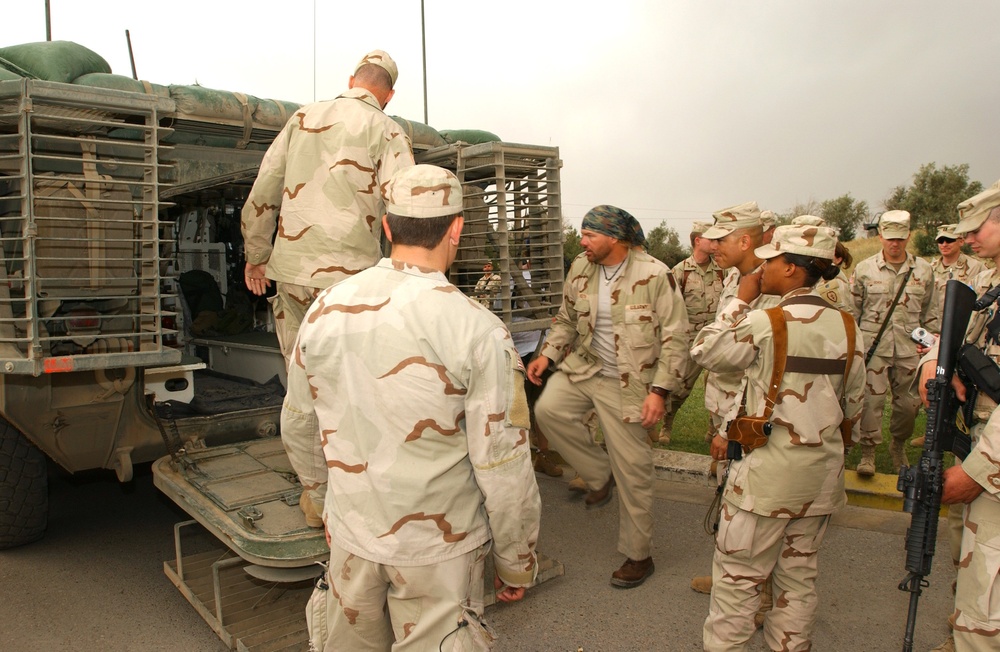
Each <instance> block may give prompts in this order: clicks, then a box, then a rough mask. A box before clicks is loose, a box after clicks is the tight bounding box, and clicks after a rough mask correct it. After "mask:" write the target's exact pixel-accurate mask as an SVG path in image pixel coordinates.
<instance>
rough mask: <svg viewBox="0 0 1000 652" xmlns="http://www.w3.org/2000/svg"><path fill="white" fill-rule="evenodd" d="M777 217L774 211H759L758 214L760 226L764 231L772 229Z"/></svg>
mask: <svg viewBox="0 0 1000 652" xmlns="http://www.w3.org/2000/svg"><path fill="white" fill-rule="evenodd" d="M777 220H778V216H777V215H776V214H775V213H774V211H761V212H760V225H761V227H763V229H764V230H765V231H767V230H768V229H773V228H774V225H775V224H776V223H777Z"/></svg>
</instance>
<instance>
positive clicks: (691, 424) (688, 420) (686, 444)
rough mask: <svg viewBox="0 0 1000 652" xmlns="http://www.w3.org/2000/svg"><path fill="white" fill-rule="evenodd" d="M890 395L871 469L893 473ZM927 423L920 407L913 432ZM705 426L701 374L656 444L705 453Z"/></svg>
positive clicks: (857, 452)
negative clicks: (666, 441) (663, 440)
mask: <svg viewBox="0 0 1000 652" xmlns="http://www.w3.org/2000/svg"><path fill="white" fill-rule="evenodd" d="M890 401H891V399H886V409H885V412H884V413H883V415H882V443H881V444H880V445H879V446H878V447H877V448H876V449H875V469H876V470H877V471H878V472H879V473H894V471H893V468H892V460H891V458H890V457H889V442H890V441H892V437H891V436H890V435H889V414H890V413H889V409H890V408H889V406H890ZM926 424H927V415H926V414H925V413H924V411H923V410H922V409H921V410H920V412H919V413H918V414H917V422H916V424H915V425H914V433H915V434H914V436H915V437H919V436H921V435H922V434H924V429H925V427H926ZM707 430H708V411H707V410H706V409H705V374H704V373H702V375H701V378H699V379H698V382H697V383H696V384H695V386H694V389H692V390H691V395H690V396H688V398H687V400H686V401H684V405H682V406H681V409H680V410H678V411H677V417H676V418H675V419H674V427H673V430H672V432H671V438H670V445H669V446H663V445H662V444H657V447H658V448H668V449H670V450H677V451H685V452H688V453H701V454H704V455H708V442H706V441H705V432H706V431H707ZM905 452H906V456H907V459H909V461H910V464H911V465H912V464H915V463H916V461H917V460H919V459H920V449H919V448H913V447H912V446H907V447H906V449H905ZM860 459H861V448H860V447H859V446H855V447H854V448H853V449H852V450H851V453H850V454H849V455H848V456H847V460H846V462H845V465H846V466H847V468H849V469H855V468H857V466H858V460H860ZM953 461H954V456H952V455H951V454H950V453H949V454H947V455H946V456H945V464H946V465H947V466H951V464H952V463H953Z"/></svg>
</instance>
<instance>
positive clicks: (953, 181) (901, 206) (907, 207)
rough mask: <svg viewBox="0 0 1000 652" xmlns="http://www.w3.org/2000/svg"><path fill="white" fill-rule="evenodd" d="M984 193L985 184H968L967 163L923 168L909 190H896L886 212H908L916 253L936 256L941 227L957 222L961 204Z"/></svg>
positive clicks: (906, 188)
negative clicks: (935, 239)
mask: <svg viewBox="0 0 1000 652" xmlns="http://www.w3.org/2000/svg"><path fill="white" fill-rule="evenodd" d="M982 189H983V184H981V183H979V182H978V181H970V180H969V165H968V163H962V164H961V165H946V166H944V167H941V168H938V167H937V164H936V163H933V162H932V163H927V164H926V165H921V166H920V169H919V170H918V171H917V173H916V174H914V175H913V183H912V184H911V185H910V186H909V187H903V186H897V187H896V188H894V189H893V190H892V192H891V194H890V195H889V197H888V198H887V199H886V200H885V208H886V210H904V211H909V213H910V228H911V229H912V230H914V231H916V233H915V237H914V244H915V245H916V248H917V251H918V252H919V253H920V254H921V255H927V254H934V253H937V247H936V246H935V243H934V236H935V235H936V234H937V229H938V227H939V226H941V225H942V224H953V223H955V222H957V221H958V213H957V209H956V207H957V206H958V204H960V203H961V202H962V201H964V200H966V199H968V198H969V197H971V196H973V195H975V194H977V193H979V192H981V191H982Z"/></svg>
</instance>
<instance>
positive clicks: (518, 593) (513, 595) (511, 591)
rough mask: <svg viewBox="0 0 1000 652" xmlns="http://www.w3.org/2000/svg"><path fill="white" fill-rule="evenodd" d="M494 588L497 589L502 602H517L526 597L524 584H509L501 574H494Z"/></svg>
mask: <svg viewBox="0 0 1000 652" xmlns="http://www.w3.org/2000/svg"><path fill="white" fill-rule="evenodd" d="M493 588H495V589H496V591H497V600H500V601H501V602H517V601H518V600H520V599H521V598H523V597H524V587H523V586H507V585H506V584H504V582H503V580H502V579H500V576H499V575H494V576H493Z"/></svg>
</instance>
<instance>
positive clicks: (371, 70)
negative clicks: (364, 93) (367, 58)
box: [354, 63, 392, 91]
mask: <svg viewBox="0 0 1000 652" xmlns="http://www.w3.org/2000/svg"><path fill="white" fill-rule="evenodd" d="M354 80H355V81H357V82H362V85H364V86H365V87H366V88H369V89H370V87H372V86H374V87H376V88H381V89H384V90H387V91H391V90H392V77H391V76H390V75H389V71H388V70H386V69H385V68H383V67H382V66H379V65H377V64H374V63H366V64H364V65H363V66H361V67H359V68H358V69H357V70H356V71H355V72H354Z"/></svg>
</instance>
